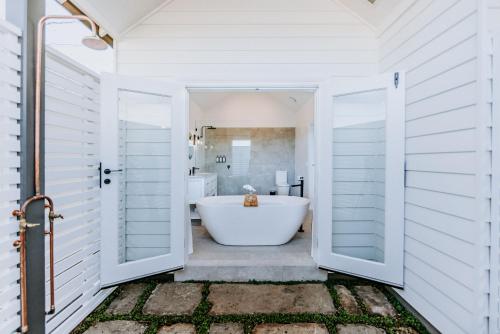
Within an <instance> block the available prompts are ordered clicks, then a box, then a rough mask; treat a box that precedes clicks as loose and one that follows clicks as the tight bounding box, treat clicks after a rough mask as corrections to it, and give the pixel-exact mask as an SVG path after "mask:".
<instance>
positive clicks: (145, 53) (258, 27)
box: [117, 0, 377, 81]
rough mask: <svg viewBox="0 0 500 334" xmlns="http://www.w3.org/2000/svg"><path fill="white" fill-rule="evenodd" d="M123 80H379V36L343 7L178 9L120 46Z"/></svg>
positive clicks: (190, 0)
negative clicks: (372, 76) (371, 76)
mask: <svg viewBox="0 0 500 334" xmlns="http://www.w3.org/2000/svg"><path fill="white" fill-rule="evenodd" d="M117 64H118V72H119V73H122V74H131V75H141V76H148V77H164V78H165V77H169V78H186V79H188V80H196V78H200V77H203V76H204V77H205V78H204V79H205V80H210V81H218V80H232V81H242V80H255V81H257V80H260V81H263V80H268V79H270V78H272V79H279V80H283V81H287V80H289V79H291V78H308V79H309V78H310V80H324V79H326V78H328V77H331V76H342V77H345V76H347V77H350V76H366V75H369V74H374V73H376V72H377V41H376V39H375V37H374V32H373V31H372V30H371V29H370V28H368V26H367V25H366V24H364V23H363V22H361V21H360V20H359V19H358V18H357V16H355V15H353V14H352V13H351V12H350V11H349V10H348V9H346V8H345V7H344V6H343V5H340V4H339V3H337V1H331V0H316V1H314V2H311V1H308V0H294V1H287V2H286V3H285V2H283V1H279V2H276V1H252V2H251V3H246V2H244V1H234V0H217V1H211V2H210V3H209V4H208V3H205V2H203V1H198V0H187V1H172V2H170V3H169V4H168V5H167V6H164V7H163V8H162V9H160V10H159V11H157V12H156V13H154V14H153V15H151V16H150V17H149V18H147V19H146V20H145V21H143V22H142V23H140V24H139V25H137V26H135V28H134V29H132V30H130V31H129V32H128V33H126V34H125V35H124V36H122V37H121V38H120V40H119V41H118V42H117Z"/></svg>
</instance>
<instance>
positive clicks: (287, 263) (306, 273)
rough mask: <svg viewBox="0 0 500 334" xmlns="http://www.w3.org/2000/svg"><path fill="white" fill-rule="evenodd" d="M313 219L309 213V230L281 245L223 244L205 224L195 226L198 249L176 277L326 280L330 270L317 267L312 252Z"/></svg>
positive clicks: (237, 279) (189, 278)
mask: <svg viewBox="0 0 500 334" xmlns="http://www.w3.org/2000/svg"><path fill="white" fill-rule="evenodd" d="M311 221H312V215H308V217H307V218H306V220H305V222H304V230H305V232H303V233H300V232H299V233H297V234H296V235H295V237H294V238H293V239H292V240H291V241H290V242H289V243H287V244H285V245H281V246H223V245H220V244H218V243H216V242H215V241H214V240H213V239H212V238H211V237H210V235H209V234H208V232H207V231H206V229H205V228H204V227H203V226H193V248H194V252H193V254H191V255H190V256H189V259H188V261H187V264H186V267H185V269H184V270H182V271H179V272H177V273H176V274H175V280H176V281H188V280H209V281H221V280H223V281H232V282H246V281H249V280H257V281H315V280H319V281H324V280H326V279H327V273H326V272H324V271H322V270H319V269H317V265H316V263H315V262H314V260H313V258H312V256H311V240H312V239H311Z"/></svg>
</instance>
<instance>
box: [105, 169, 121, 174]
mask: <svg viewBox="0 0 500 334" xmlns="http://www.w3.org/2000/svg"><path fill="white" fill-rule="evenodd" d="M120 172H123V169H109V168H106V169H105V170H104V174H111V173H120Z"/></svg>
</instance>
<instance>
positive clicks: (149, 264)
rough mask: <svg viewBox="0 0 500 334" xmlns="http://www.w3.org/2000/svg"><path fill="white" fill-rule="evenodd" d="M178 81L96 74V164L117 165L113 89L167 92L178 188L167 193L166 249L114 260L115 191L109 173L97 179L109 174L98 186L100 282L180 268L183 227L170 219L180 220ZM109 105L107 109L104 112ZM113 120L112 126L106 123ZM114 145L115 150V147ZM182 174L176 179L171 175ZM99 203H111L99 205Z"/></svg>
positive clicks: (182, 126)
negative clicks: (98, 159)
mask: <svg viewBox="0 0 500 334" xmlns="http://www.w3.org/2000/svg"><path fill="white" fill-rule="evenodd" d="M182 87H183V86H182V85H180V84H178V83H172V82H168V81H160V80H152V79H144V78H140V77H131V76H124V75H118V74H110V73H103V74H102V76H101V97H102V98H101V109H102V111H101V135H104V134H106V138H105V139H104V138H103V139H102V140H101V148H100V154H101V161H102V162H103V164H102V168H104V169H105V168H109V169H115V170H117V169H118V152H117V148H118V144H119V143H118V140H119V139H118V137H119V133H118V131H119V126H118V124H117V123H118V112H119V111H118V110H119V109H118V108H119V102H118V99H119V96H118V90H119V89H125V90H130V91H136V92H144V93H146V94H147V93H149V94H158V95H165V96H170V97H171V98H172V118H171V121H172V133H171V137H172V139H171V148H172V149H171V161H172V162H171V166H170V168H171V175H172V177H171V179H170V187H171V189H178V191H176V192H175V196H173V195H174V194H173V193H172V195H171V196H170V210H171V211H170V212H171V214H170V224H171V225H170V235H171V236H174V237H171V240H170V249H171V251H170V253H169V254H165V255H159V256H154V257H149V258H145V259H141V260H136V261H131V262H125V263H120V261H119V258H118V248H119V241H118V227H117V226H118V218H117V216H118V215H117V212H116V211H114V210H115V209H113V208H118V203H119V193H118V189H117V188H116V187H117V178H116V175H115V174H113V173H112V174H109V175H104V173H102V171H101V173H102V174H101V175H102V179H103V180H104V178H109V179H111V183H110V185H104V184H103V188H102V189H101V203H102V206H101V222H102V223H101V271H100V272H101V286H103V287H105V286H111V285H115V284H118V283H122V282H126V281H129V280H133V279H137V278H141V277H145V276H150V275H154V274H157V273H162V272H166V271H171V270H175V269H179V268H182V267H183V265H184V260H185V258H184V248H185V245H184V240H185V236H184V226H183V225H182V226H180V223H179V225H177V224H175V222H177V221H179V222H180V221H182V222H184V221H185V220H186V219H187V217H186V212H185V210H182V209H181V207H185V206H186V203H187V202H186V196H185V192H186V189H187V171H186V166H187V140H183V139H184V138H187V136H185V133H187V129H186V125H187V123H186V122H183V119H184V120H185V119H186V108H185V107H186V106H185V104H184V103H185V96H184V90H183V89H182ZM107 110H109V111H110V112H106V111H107ZM110 124H116V126H110ZM115 147H116V149H115ZM179 175H183V177H182V178H180V177H175V176H179ZM104 208H112V209H110V210H104Z"/></svg>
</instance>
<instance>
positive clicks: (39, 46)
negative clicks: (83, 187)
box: [35, 15, 97, 196]
mask: <svg viewBox="0 0 500 334" xmlns="http://www.w3.org/2000/svg"><path fill="white" fill-rule="evenodd" d="M52 19H57V20H61V19H62V20H68V19H69V20H80V21H87V22H89V23H90V27H91V29H92V36H97V26H96V24H95V23H94V21H92V20H91V19H89V18H88V17H87V16H85V15H47V16H44V17H42V18H41V19H40V21H38V30H37V38H36V74H35V83H36V85H35V196H36V195H39V194H40V193H41V190H40V188H41V187H40V141H41V139H40V119H41V109H42V57H43V28H44V26H45V23H46V22H47V20H52Z"/></svg>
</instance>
